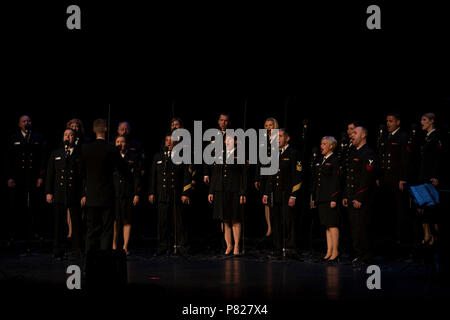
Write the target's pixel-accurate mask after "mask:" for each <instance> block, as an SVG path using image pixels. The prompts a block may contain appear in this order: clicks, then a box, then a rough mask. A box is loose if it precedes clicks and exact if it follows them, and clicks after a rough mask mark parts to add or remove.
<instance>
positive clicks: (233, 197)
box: [213, 191, 244, 223]
mask: <svg viewBox="0 0 450 320" xmlns="http://www.w3.org/2000/svg"><path fill="white" fill-rule="evenodd" d="M213 203H214V210H213V217H214V219H218V220H221V221H224V222H228V223H233V222H241V221H242V217H243V215H244V206H243V205H241V204H240V195H239V193H237V192H227V191H224V192H215V193H214V202H213Z"/></svg>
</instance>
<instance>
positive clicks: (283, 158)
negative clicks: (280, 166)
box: [281, 158, 289, 161]
mask: <svg viewBox="0 0 450 320" xmlns="http://www.w3.org/2000/svg"><path fill="white" fill-rule="evenodd" d="M281 160H286V161H287V160H289V158H283V159H281Z"/></svg>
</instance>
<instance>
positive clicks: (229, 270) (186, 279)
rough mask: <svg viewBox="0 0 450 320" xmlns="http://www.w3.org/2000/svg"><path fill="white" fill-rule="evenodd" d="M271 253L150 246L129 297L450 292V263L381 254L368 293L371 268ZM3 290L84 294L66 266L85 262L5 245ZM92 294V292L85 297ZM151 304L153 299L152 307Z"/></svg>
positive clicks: (135, 267) (195, 299)
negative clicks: (160, 250)
mask: <svg viewBox="0 0 450 320" xmlns="http://www.w3.org/2000/svg"><path fill="white" fill-rule="evenodd" d="M268 253H269V252H267V251H264V250H259V251H256V250H255V251H251V250H249V252H247V254H246V255H243V256H240V257H226V256H223V255H214V254H213V253H211V254H207V253H199V254H194V255H186V256H158V257H155V256H153V253H152V251H151V250H150V249H135V250H134V251H133V254H132V255H131V256H129V257H128V259H127V266H128V285H127V287H126V289H125V290H126V292H127V293H129V294H130V295H136V294H137V295H139V296H140V297H142V294H144V295H145V296H146V297H152V299H151V300H149V301H152V303H156V302H155V301H160V302H162V303H164V304H165V305H167V304H169V305H173V308H175V309H173V310H172V311H173V312H177V311H176V310H177V308H178V310H180V309H179V308H182V306H183V304H184V303H187V304H189V303H197V304H201V303H207V302H208V303H223V304H226V303H228V302H233V301H234V302H238V303H241V302H244V301H246V302H247V301H251V303H256V304H258V303H259V304H263V303H266V304H267V303H268V304H277V303H282V304H283V303H289V304H290V306H293V305H295V304H296V303H300V304H304V303H307V302H311V303H321V302H326V303H332V302H333V301H343V303H345V302H349V301H350V302H353V301H358V302H362V303H364V302H367V301H373V302H383V301H396V300H397V301H403V302H404V301H410V300H412V301H440V300H442V299H444V298H446V297H447V296H448V295H449V294H448V289H449V288H450V286H449V281H448V278H447V274H448V272H446V271H447V269H446V265H445V264H443V265H442V264H441V265H440V266H439V267H440V269H439V270H436V269H435V268H434V267H433V265H429V264H428V263H427V262H426V261H424V260H423V259H418V258H415V259H410V260H409V261H395V260H393V259H392V260H391V259H383V258H381V257H375V258H374V260H373V264H376V265H378V266H379V267H380V269H381V289H379V290H377V289H373V290H369V289H368V288H367V284H366V281H367V279H368V277H369V276H370V275H369V274H367V273H366V267H364V268H361V269H354V268H352V266H351V262H350V260H349V258H348V257H347V258H346V257H344V258H343V259H341V262H340V264H339V265H337V266H329V265H324V264H321V263H319V262H318V260H319V259H320V257H321V256H320V255H319V254H318V253H317V254H312V255H311V254H309V255H306V254H304V255H299V256H298V257H297V258H295V259H282V258H281V259H280V258H279V259H275V258H270V257H268ZM0 256H1V264H0V273H1V275H0V288H1V289H0V291H2V293H3V294H5V293H8V292H9V293H10V292H17V293H18V294H19V295H20V296H21V297H22V298H23V297H24V295H25V296H27V295H28V297H30V298H31V297H34V298H35V297H37V296H40V297H41V298H42V297H45V296H46V295H49V296H59V297H63V296H78V297H83V295H85V294H86V292H85V291H84V290H83V285H84V276H83V278H82V279H83V280H82V289H81V290H80V291H77V292H75V291H76V290H73V291H70V290H68V289H67V288H66V279H67V277H68V275H67V274H66V269H67V267H68V266H69V265H72V264H77V265H78V264H79V265H80V266H83V262H82V261H81V260H77V259H69V260H67V259H66V260H62V261H54V260H52V258H51V254H50V253H49V250H48V248H40V249H35V250H34V251H33V253H32V254H31V255H30V256H20V255H19V252H18V251H17V250H11V249H6V248H3V249H2V250H1V253H0ZM86 296H88V294H86ZM149 303H150V302H149Z"/></svg>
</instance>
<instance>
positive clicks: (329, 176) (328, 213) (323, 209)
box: [312, 153, 341, 227]
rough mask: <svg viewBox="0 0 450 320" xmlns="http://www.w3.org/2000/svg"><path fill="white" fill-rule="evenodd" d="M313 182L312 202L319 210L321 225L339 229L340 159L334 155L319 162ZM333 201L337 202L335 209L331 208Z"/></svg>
mask: <svg viewBox="0 0 450 320" xmlns="http://www.w3.org/2000/svg"><path fill="white" fill-rule="evenodd" d="M313 181H314V182H313V188H312V200H313V201H314V203H315V204H316V207H317V208H318V212H319V219H320V223H321V224H322V225H324V226H326V227H338V226H339V213H338V209H337V208H338V206H337V204H338V199H339V196H340V193H341V192H340V190H341V187H340V174H339V163H338V158H337V156H336V155H335V154H334V153H332V154H331V155H329V156H328V157H326V158H325V157H322V158H321V159H320V160H319V161H318V162H317V164H316V168H315V172H314V179H313ZM332 201H334V202H336V207H335V208H331V207H330V203H331V202H332Z"/></svg>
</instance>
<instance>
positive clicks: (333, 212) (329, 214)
mask: <svg viewBox="0 0 450 320" xmlns="http://www.w3.org/2000/svg"><path fill="white" fill-rule="evenodd" d="M318 211H319V219H320V224H322V225H324V226H326V227H338V226H339V212H338V210H337V206H336V207H335V208H330V203H329V202H328V203H322V204H319V206H318Z"/></svg>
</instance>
